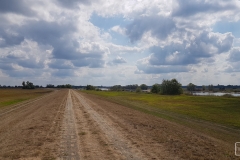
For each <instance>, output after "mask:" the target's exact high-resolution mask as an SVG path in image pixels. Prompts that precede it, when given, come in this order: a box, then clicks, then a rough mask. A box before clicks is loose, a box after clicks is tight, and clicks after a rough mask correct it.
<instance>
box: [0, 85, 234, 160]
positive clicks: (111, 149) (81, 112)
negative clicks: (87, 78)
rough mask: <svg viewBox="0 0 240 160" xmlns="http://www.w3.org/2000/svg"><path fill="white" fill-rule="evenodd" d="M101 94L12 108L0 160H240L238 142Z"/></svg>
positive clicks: (63, 93) (69, 93)
mask: <svg viewBox="0 0 240 160" xmlns="http://www.w3.org/2000/svg"><path fill="white" fill-rule="evenodd" d="M90 93H91V94H90ZM96 94H98V95H96ZM100 94H109V93H105V92H101V93H100V92H82V91H77V90H73V89H61V90H55V91H54V92H50V93H48V94H45V95H43V96H40V97H39V98H37V99H36V98H35V99H32V100H28V102H29V103H24V104H22V105H20V106H21V107H19V106H17V107H15V106H16V105H17V104H18V103H17V104H14V105H9V106H6V107H5V108H10V110H0V159H103V160H105V159H136V160H139V159H224V160H225V159H237V157H236V156H235V155H234V144H232V142H227V141H226V140H224V139H221V138H216V137H214V136H213V135H210V134H206V133H203V132H199V130H197V129H195V128H192V127H189V126H188V125H185V123H178V122H176V121H174V120H172V119H171V118H170V117H171V116H173V115H171V116H166V117H164V116H163V117H161V116H159V115H158V112H157V111H156V110H151V111H150V110H146V109H143V107H146V106H147V105H145V103H146V102H144V101H138V100H135V99H134V100H133V99H132V100H131V101H130V100H129V102H132V103H131V104H128V103H129V102H127V101H123V102H122V101H117V100H118V98H116V97H117V96H118V95H117V94H119V93H114V92H112V98H109V95H100ZM114 94H115V95H114ZM114 96H115V99H113V97H114ZM128 96H130V95H128ZM131 96H132V98H136V97H134V95H131ZM137 96H138V95H137ZM142 96H143V95H142ZM149 96H154V95H149ZM12 99H14V97H12ZM126 99H127V98H125V100H126ZM122 100H124V99H123V98H122ZM139 103H141V104H142V106H141V108H137V107H136V104H139ZM149 106H150V105H149ZM147 109H148V108H147ZM154 112H155V113H154ZM166 113H168V112H166ZM178 114H180V113H178ZM165 115H167V114H165ZM174 116H175V115H174ZM177 116H178V115H177ZM195 124H197V122H196V123H195ZM216 129H217V128H216ZM233 129H234V128H233ZM235 130H236V129H235ZM231 133H232V131H231ZM232 135H233V136H234V138H237V136H236V135H234V134H232ZM238 138H239V137H238Z"/></svg>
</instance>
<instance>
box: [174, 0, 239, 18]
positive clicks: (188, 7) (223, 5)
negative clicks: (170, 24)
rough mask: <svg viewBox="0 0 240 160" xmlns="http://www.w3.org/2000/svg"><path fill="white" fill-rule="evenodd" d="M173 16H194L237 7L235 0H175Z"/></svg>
mask: <svg viewBox="0 0 240 160" xmlns="http://www.w3.org/2000/svg"><path fill="white" fill-rule="evenodd" d="M173 6H174V7H173V12H172V15H173V16H182V17H186V16H194V15H196V14H200V13H216V12H222V11H227V10H233V9H237V7H236V5H235V3H234V1H233V0H231V1H222V0H220V1H219V0H211V1H210V0H196V1H186V0H174V1H173Z"/></svg>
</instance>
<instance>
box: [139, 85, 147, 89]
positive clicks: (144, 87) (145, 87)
mask: <svg viewBox="0 0 240 160" xmlns="http://www.w3.org/2000/svg"><path fill="white" fill-rule="evenodd" d="M140 88H141V89H142V90H147V89H148V86H147V85H146V84H141V85H140Z"/></svg>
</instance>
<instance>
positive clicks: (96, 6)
mask: <svg viewBox="0 0 240 160" xmlns="http://www.w3.org/2000/svg"><path fill="white" fill-rule="evenodd" d="M239 9H240V2H239V1H235V0H230V1H223V0H220V1H219V0H214V1H209V0H205V1H204V0H198V1H189V2H186V1H183V0H170V1H169V0H163V1H159V0H153V1H149V0H132V1H129V0H123V1H114V0H109V1H103V0H101V1H96V0H91V1H87V0H80V1H79V0H73V1H71V2H68V1H65V0H54V1H47V0H44V1H41V0H36V1H30V0H25V1H16V2H15V3H10V2H9V1H7V0H3V1H1V2H0V53H1V54H0V76H4V77H5V79H4V82H5V83H7V82H10V83H11V84H15V83H17V81H18V80H22V79H24V78H29V80H30V81H31V80H34V81H36V83H40V84H44V83H58V84H61V83H68V82H69V83H73V84H75V85H79V84H81V82H83V83H84V84H87V83H92V84H99V85H100V83H101V84H102V85H107V84H111V85H113V84H131V83H142V82H143V83H148V84H153V83H155V81H158V83H160V82H161V79H163V78H175V77H176V78H179V79H180V81H182V83H185V84H186V83H187V82H186V79H189V80H191V81H192V82H193V83H194V82H197V83H199V84H201V83H202V84H203V83H207V82H209V83H213V82H214V81H221V82H219V83H228V81H230V82H229V83H235V82H236V79H239V78H240V77H239V76H238V75H239V74H235V75H236V76H234V78H232V77H233V76H232V75H231V74H229V73H228V72H236V73H238V72H240V70H239V69H238V68H239V65H238V63H239V61H240V59H239V54H238V51H239V47H240V43H239V42H240V41H239V37H238V38H237V36H236V35H234V33H233V32H231V29H230V31H229V32H227V33H225V32H223V33H217V32H215V31H214V29H213V26H214V25H215V24H217V23H216V22H221V21H226V22H228V21H235V22H237V21H239V20H240V18H239V17H240V13H239ZM93 14H96V15H98V16H103V17H112V18H111V22H112V23H113V24H114V25H112V26H111V27H110V29H107V30H105V29H104V28H101V27H98V26H94V24H92V23H91V22H90V18H91V15H93ZM118 17H122V20H123V19H124V20H126V19H127V20H128V23H125V22H124V23H122V22H118V20H119V18H118ZM115 18H116V19H115ZM120 23H121V24H120ZM103 25H104V24H103ZM130 41H131V42H133V43H129V42H130ZM118 42H119V43H118ZM120 44H121V45H120ZM211 75H212V76H211ZM8 77H9V79H11V77H18V79H17V80H15V81H14V80H11V81H10V80H9V81H7V78H8ZM86 77H87V79H88V80H89V82H88V81H87V80H85V79H86ZM153 77H155V78H153ZM184 77H187V78H186V79H184ZM202 77H204V78H205V79H203V78H202ZM209 77H210V78H209ZM220 77H221V78H220ZM230 77H231V78H230ZM49 79H50V80H52V82H51V81H50V80H49ZM42 80H43V81H42ZM229 83H228V84H229Z"/></svg>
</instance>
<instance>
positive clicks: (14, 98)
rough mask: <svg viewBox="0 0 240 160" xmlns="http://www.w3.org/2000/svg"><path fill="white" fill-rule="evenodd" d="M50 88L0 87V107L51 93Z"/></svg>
mask: <svg viewBox="0 0 240 160" xmlns="http://www.w3.org/2000/svg"><path fill="white" fill-rule="evenodd" d="M50 92H52V90H49V89H30V90H29V89H0V108H1V107H5V106H9V105H13V104H17V103H19V102H22V101H25V100H28V99H32V98H36V97H38V96H42V95H44V94H46V93H50Z"/></svg>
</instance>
